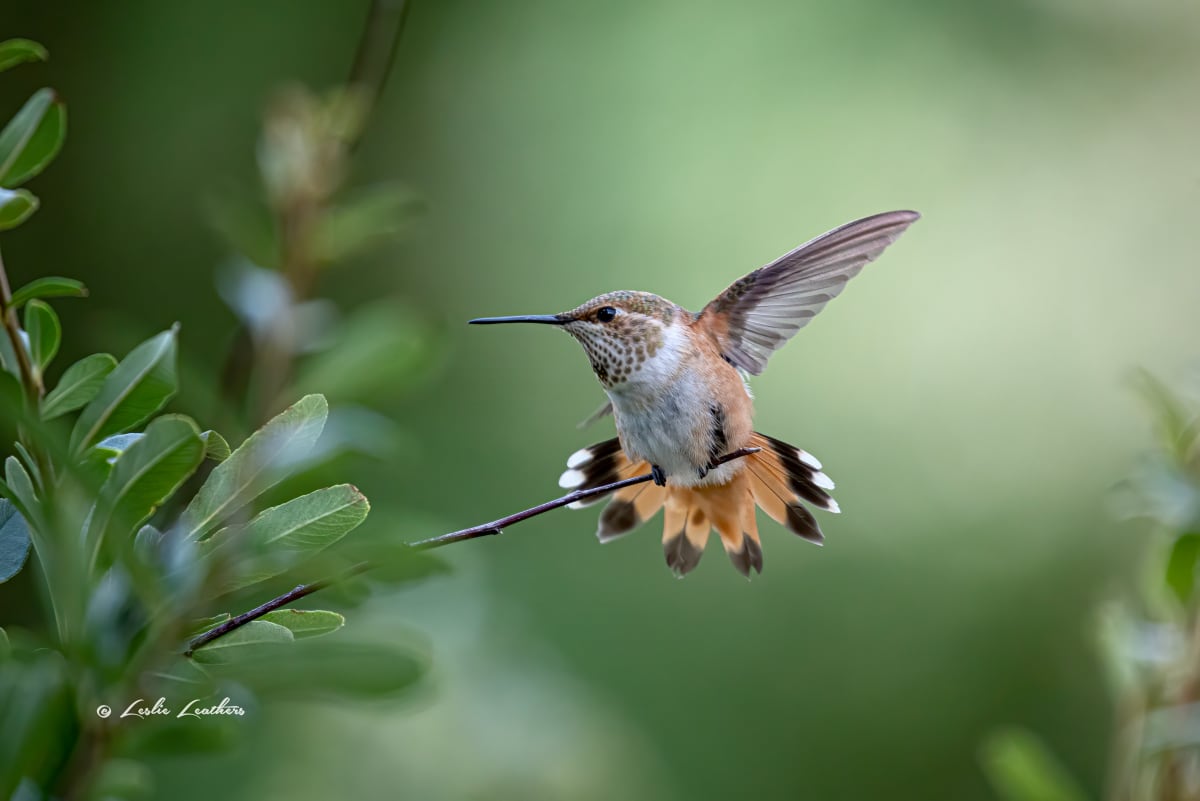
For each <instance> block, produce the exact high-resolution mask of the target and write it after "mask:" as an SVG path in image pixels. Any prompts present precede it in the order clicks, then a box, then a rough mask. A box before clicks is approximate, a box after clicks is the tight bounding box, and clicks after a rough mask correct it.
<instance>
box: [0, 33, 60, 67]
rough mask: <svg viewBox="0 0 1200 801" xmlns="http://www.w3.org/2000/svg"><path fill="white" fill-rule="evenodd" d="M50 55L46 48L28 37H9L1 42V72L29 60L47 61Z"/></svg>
mask: <svg viewBox="0 0 1200 801" xmlns="http://www.w3.org/2000/svg"><path fill="white" fill-rule="evenodd" d="M49 57H50V54H49V53H47V52H46V48H44V47H42V46H41V45H40V44H38V43H37V42H31V41H29V40H28V39H8V40H6V41H3V42H0V72H3V71H4V70H6V69H9V68H10V67H15V66H17V65H18V64H24V63H26V62H29V61H45V60H46V59H48V58H49Z"/></svg>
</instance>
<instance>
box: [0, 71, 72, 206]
mask: <svg viewBox="0 0 1200 801" xmlns="http://www.w3.org/2000/svg"><path fill="white" fill-rule="evenodd" d="M66 138H67V107H66V106H64V105H63V104H62V102H61V101H60V100H59V99H58V98H57V97H56V96H55V94H54V90H53V89H39V90H38V91H37V92H35V93H34V94H33V97H31V98H29V100H28V101H27V102H26V103H25V105H24V106H23V107H22V108H21V110H20V111H18V112H17V114H16V116H15V117H13V118H12V119H11V120H10V121H9V123H8V125H6V126H5V127H4V130H3V131H0V186H8V187H14V186H20V185H21V184H23V183H25V182H26V181H28V180H29V179H30V178H32V177H33V176H35V175H37V174H38V173H39V172H41V171H42V170H43V169H45V167H46V165H47V164H49V163H50V162H51V161H53V160H54V157H55V156H56V155H58V151H59V150H60V149H61V148H62V143H63V140H64V139H66Z"/></svg>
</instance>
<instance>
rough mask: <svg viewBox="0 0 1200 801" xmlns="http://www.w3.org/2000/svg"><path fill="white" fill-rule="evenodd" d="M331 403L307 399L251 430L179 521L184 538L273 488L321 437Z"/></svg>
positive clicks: (200, 533)
mask: <svg viewBox="0 0 1200 801" xmlns="http://www.w3.org/2000/svg"><path fill="white" fill-rule="evenodd" d="M328 416H329V404H327V403H326V402H325V398H324V397H323V396H321V395H308V396H305V397H303V398H301V399H300V400H299V401H297V402H296V403H295V404H293V405H292V406H290V407H288V408H287V409H285V410H284V411H282V412H281V413H279V414H278V415H276V416H275V417H274V418H272V419H271V420H269V421H268V422H267V424H266V425H264V426H263V427H262V428H260V429H259V430H258V431H255V432H254V433H253V434H251V435H250V437H249V438H248V439H247V440H246V441H245V442H243V443H242V444H241V446H239V447H238V449H237V450H235V451H234V452H233V453H231V454H230V455H229V458H228V459H226V460H225V461H223V462H221V463H220V464H219V465H217V466H216V467H215V468H213V471H212V473H210V474H209V476H208V480H207V481H205V482H204V486H202V487H201V488H200V491H199V492H198V493H196V497H195V498H193V499H192V502H191V503H190V504H188V507H187V509H185V510H184V512H183V516H182V517H181V518H180V519H181V521H182V523H183V527H184V531H185V532H186V535H185V536H188V537H201V536H203V535H204V534H206V533H207V532H209V531H211V530H212V529H213V528H214V527H215V526H217V525H218V524H220V523H221V521H222V520H224V519H225V518H227V517H228V516H229V515H231V514H233V513H234V512H236V511H237V510H238V509H240V508H242V507H243V506H245V505H246V504H247V503H249V502H250V501H252V500H254V499H255V498H256V497H258V495H259V494H260V493H262V492H263V491H264V490H266V489H268V488H269V487H272V486H274V485H275V484H276V483H278V482H279V481H280V480H282V479H283V478H284V476H286V475H287V473H288V471H289V470H290V469H291V468H293V467H294V466H295V465H296V463H297V462H298V461H299V460H300V459H302V458H303V457H304V456H305V455H306V454H307V453H308V452H309V451H310V450H312V447H313V445H314V444H316V441H317V438H318V437H320V436H321V430H322V429H323V428H324V427H325V419H326V418H327V417H328Z"/></svg>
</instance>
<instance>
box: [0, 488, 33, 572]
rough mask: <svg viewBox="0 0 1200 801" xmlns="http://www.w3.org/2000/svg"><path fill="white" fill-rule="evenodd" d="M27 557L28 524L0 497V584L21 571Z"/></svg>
mask: <svg viewBox="0 0 1200 801" xmlns="http://www.w3.org/2000/svg"><path fill="white" fill-rule="evenodd" d="M28 557H29V526H28V525H26V523H25V518H23V517H21V513H20V512H18V511H17V507H15V506H13V505H12V504H11V503H9V502H8V501H6V500H3V499H0V584H2V583H4V582H6V581H8V580H9V579H10V578H12V577H13V576H15V575H17V574H18V573H20V572H21V568H22V567H24V566H25V560H26V559H27V558H28Z"/></svg>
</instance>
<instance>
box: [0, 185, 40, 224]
mask: <svg viewBox="0 0 1200 801" xmlns="http://www.w3.org/2000/svg"><path fill="white" fill-rule="evenodd" d="M37 209H38V199H37V197H36V196H35V195H34V194H33V193H32V192H30V191H29V190H28V189H5V188H3V187H0V231H7V230H8V229H9V228H16V227H17V226H18V225H20V224H21V223H23V222H25V221H26V220H28V219H29V218H30V217H32V216H33V213H34V212H35V211H37Z"/></svg>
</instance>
